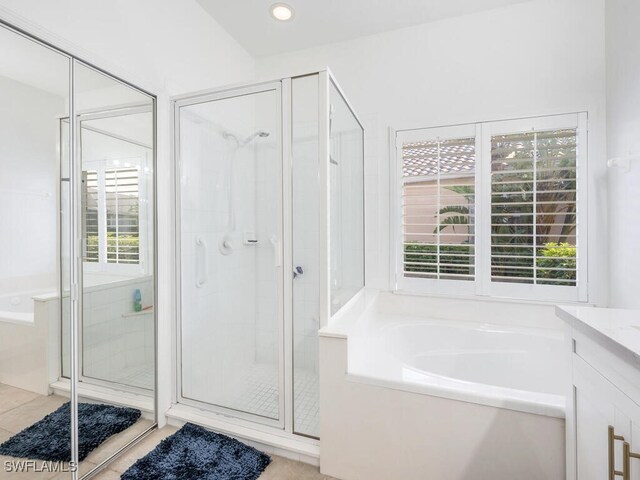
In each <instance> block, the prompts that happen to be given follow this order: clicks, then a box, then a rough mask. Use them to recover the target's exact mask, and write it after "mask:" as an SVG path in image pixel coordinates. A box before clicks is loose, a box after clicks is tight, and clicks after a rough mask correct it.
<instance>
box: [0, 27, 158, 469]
mask: <svg viewBox="0 0 640 480" xmlns="http://www.w3.org/2000/svg"><path fill="white" fill-rule="evenodd" d="M0 45H2V47H3V48H2V49H1V50H0V105H2V108H3V115H2V117H1V118H0V218H1V219H2V221H3V225H5V227H6V228H5V229H4V231H3V233H4V234H3V235H2V236H0V248H1V249H2V250H1V251H2V256H1V257H0V258H1V261H0V462H1V463H0V478H5V476H6V477H7V478H16V479H17V478H33V477H34V476H37V475H39V474H41V473H48V472H52V473H51V475H49V476H48V477H46V478H51V477H52V476H54V477H55V478H56V479H57V478H71V477H72V472H79V474H78V478H79V477H82V476H83V475H85V474H88V473H90V472H92V471H95V470H97V469H99V468H100V467H101V466H103V465H104V463H105V462H108V461H109V460H110V459H111V458H112V457H113V455H114V454H115V453H116V452H119V451H121V450H122V449H123V448H125V447H127V446H128V445H131V444H132V442H133V441H135V440H136V439H138V438H141V436H142V435H144V434H145V433H146V432H147V431H149V430H150V429H152V428H155V426H156V412H155V384H156V380H155V356H156V349H155V324H156V323H155V311H154V306H155V298H156V293H155V276H154V275H155V212H154V208H155V207H154V195H155V181H154V158H155V157H154V141H155V139H154V122H155V99H154V98H153V97H151V96H149V95H147V94H145V93H142V92H141V91H139V90H137V89H135V88H133V87H130V86H128V85H126V84H124V83H122V82H120V81H118V80H115V79H114V78H112V77H110V76H108V75H106V74H104V73H102V72H100V71H97V70H95V69H93V68H91V67H89V66H87V65H85V64H83V63H81V62H79V61H77V60H75V59H73V58H71V57H70V56H67V55H65V54H63V53H61V52H58V51H56V50H54V49H52V48H50V47H47V46H44V45H42V44H40V43H38V42H37V41H35V40H34V39H31V38H29V37H27V36H25V35H22V34H18V33H17V32H15V31H13V30H11V29H9V28H5V27H0ZM71 72H73V80H74V82H73V85H74V90H73V93H71V92H70V85H71V83H72V82H70V74H71ZM71 99H73V102H72V101H70V100H71ZM71 105H73V107H71ZM70 111H71V113H70ZM70 119H72V120H71V121H70ZM72 122H73V123H72ZM72 127H73V128H72ZM72 138H75V147H76V148H75V154H74V152H72V150H73V149H72V148H70V146H71V145H73V143H72V140H71V139H72ZM74 162H75V163H74ZM74 165H75V166H76V167H75V168H73V166H74ZM72 188H73V189H74V190H73V192H72ZM72 193H75V195H72ZM74 229H75V230H76V231H78V232H79V234H80V235H78V237H80V238H81V239H80V240H79V241H77V242H75V244H74V243H73V242H71V232H72V231H73V230H74ZM74 249H76V250H75V251H74ZM72 259H78V262H75V261H74V262H72ZM72 268H75V271H74V272H72ZM72 273H75V275H72ZM74 277H75V278H78V280H77V281H78V286H79V288H80V289H81V290H79V291H80V292H81V295H80V296H79V299H78V303H77V304H78V305H79V309H78V310H77V311H78V313H79V315H78V317H79V318H78V321H77V322H72V321H71V314H72V302H71V295H70V292H71V290H72V289H71V285H72V284H71V279H72V278H74ZM75 305H76V302H75V301H74V302H73V306H74V308H75ZM75 323H77V325H75ZM72 334H73V335H72ZM73 336H75V338H76V339H77V341H72V337H73ZM72 367H75V372H76V373H75V374H72ZM72 378H77V383H76V384H75V385H73V384H72V383H71V380H72ZM74 387H75V388H74ZM70 399H71V402H70ZM76 406H77V408H74V407H76ZM75 410H77V412H78V418H77V420H78V421H77V428H76V429H75V430H73V429H72V427H73V426H75V425H74V422H73V419H74V418H75V417H74V411H75ZM73 432H76V433H73ZM75 435H77V438H78V443H77V447H78V448H77V449H78V456H77V458H78V459H79V460H80V462H79V463H78V464H76V463H75V462H72V461H71V459H72V458H75V456H74V455H73V454H72V451H73V448H72V443H73V442H72V438H74V437H75ZM74 478H75V477H74Z"/></svg>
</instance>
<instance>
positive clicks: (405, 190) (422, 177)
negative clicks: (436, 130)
mask: <svg viewBox="0 0 640 480" xmlns="http://www.w3.org/2000/svg"><path fill="white" fill-rule="evenodd" d="M402 159H403V163H402V176H403V186H402V220H403V227H404V228H403V242H404V274H405V276H408V277H415V278H435V279H438V278H439V279H459V280H467V281H468V280H474V279H475V268H474V265H475V255H474V244H475V242H474V237H475V230H474V223H475V218H474V211H475V138H474V137H471V138H451V139H439V138H436V139H434V140H423V141H416V142H408V143H406V144H404V145H403V146H402Z"/></svg>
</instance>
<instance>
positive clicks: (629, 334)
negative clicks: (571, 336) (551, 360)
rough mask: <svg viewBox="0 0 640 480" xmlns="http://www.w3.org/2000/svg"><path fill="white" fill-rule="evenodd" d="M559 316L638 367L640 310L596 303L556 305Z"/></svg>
mask: <svg viewBox="0 0 640 480" xmlns="http://www.w3.org/2000/svg"><path fill="white" fill-rule="evenodd" d="M556 314H557V315H558V317H559V318H561V319H562V320H564V321H565V322H567V323H569V324H570V325H571V326H572V327H573V328H575V329H577V330H579V331H581V332H582V333H583V334H585V335H588V336H589V337H591V338H593V339H594V340H595V341H597V342H598V343H599V344H600V345H602V346H604V347H605V348H607V349H608V350H610V351H611V352H612V353H614V354H615V355H617V356H619V357H621V358H622V359H624V360H627V361H628V362H630V363H632V364H635V365H636V366H638V367H640V310H627V309H621V308H597V307H577V306H572V307H560V306H558V307H556Z"/></svg>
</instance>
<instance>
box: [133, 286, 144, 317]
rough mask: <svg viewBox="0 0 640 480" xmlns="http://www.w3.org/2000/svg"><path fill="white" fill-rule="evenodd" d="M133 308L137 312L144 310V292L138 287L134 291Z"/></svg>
mask: <svg viewBox="0 0 640 480" xmlns="http://www.w3.org/2000/svg"><path fill="white" fill-rule="evenodd" d="M133 310H134V311H136V312H141V311H142V293H141V292H140V289H139V288H136V291H135V292H133Z"/></svg>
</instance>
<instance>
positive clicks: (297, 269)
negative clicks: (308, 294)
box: [293, 265, 304, 278]
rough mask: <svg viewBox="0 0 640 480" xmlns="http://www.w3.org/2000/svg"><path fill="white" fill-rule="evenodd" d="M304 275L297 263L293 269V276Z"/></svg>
mask: <svg viewBox="0 0 640 480" xmlns="http://www.w3.org/2000/svg"><path fill="white" fill-rule="evenodd" d="M302 275H304V269H303V268H302V267H301V266H300V265H298V266H297V267H296V268H295V269H294V270H293V278H298V276H302Z"/></svg>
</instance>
